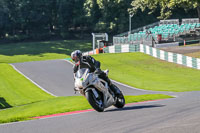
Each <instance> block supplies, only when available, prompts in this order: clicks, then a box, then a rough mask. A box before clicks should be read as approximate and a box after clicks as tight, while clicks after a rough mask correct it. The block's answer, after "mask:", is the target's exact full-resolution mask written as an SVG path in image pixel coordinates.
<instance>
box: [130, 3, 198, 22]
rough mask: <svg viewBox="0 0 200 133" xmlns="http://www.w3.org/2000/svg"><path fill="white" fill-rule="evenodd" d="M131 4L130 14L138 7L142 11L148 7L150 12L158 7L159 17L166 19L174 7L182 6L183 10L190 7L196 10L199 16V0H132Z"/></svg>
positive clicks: (135, 11)
mask: <svg viewBox="0 0 200 133" xmlns="http://www.w3.org/2000/svg"><path fill="white" fill-rule="evenodd" d="M131 5H132V8H131V9H129V12H130V13H132V14H136V13H137V11H138V9H141V10H142V11H145V9H149V10H150V11H149V14H150V13H152V12H154V11H155V10H156V9H157V8H158V7H159V8H160V16H159V18H162V19H166V18H169V17H170V16H171V15H172V12H173V10H174V9H176V8H183V9H184V10H185V11H188V10H190V9H195V10H197V12H198V17H199V18H200V0H133V1H132V3H131Z"/></svg>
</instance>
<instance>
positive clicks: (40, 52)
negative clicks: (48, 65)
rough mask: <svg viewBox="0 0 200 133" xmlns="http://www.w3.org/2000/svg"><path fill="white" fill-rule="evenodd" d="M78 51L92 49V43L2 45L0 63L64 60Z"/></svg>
mask: <svg viewBox="0 0 200 133" xmlns="http://www.w3.org/2000/svg"><path fill="white" fill-rule="evenodd" d="M76 49H79V50H82V51H88V50H90V49H92V44H91V41H83V40H62V41H45V42H29V43H14V44H0V63H16V62H28V61H39V60H50V59H64V58H67V57H69V55H70V54H71V52H72V51H74V50H76Z"/></svg>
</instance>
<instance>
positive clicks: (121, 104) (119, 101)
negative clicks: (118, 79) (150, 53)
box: [114, 85, 125, 108]
mask: <svg viewBox="0 0 200 133" xmlns="http://www.w3.org/2000/svg"><path fill="white" fill-rule="evenodd" d="M114 87H115V88H116V89H118V90H119V91H120V89H119V88H118V87H117V86H116V85H114ZM120 92H121V91H120ZM116 98H117V101H116V104H114V106H115V107H117V108H123V107H124V105H125V98H124V95H123V94H122V92H121V93H120V94H119V95H117V96H116Z"/></svg>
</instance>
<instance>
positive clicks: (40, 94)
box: [0, 63, 53, 109]
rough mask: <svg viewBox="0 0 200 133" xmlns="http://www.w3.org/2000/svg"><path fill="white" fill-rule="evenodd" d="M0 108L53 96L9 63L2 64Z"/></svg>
mask: <svg viewBox="0 0 200 133" xmlns="http://www.w3.org/2000/svg"><path fill="white" fill-rule="evenodd" d="M0 70H1V71H0V109H4V108H8V107H13V106H18V105H23V104H28V103H33V102H37V101H41V100H46V99H49V98H52V97H53V96H51V95H49V94H47V93H45V92H44V91H42V90H41V89H40V88H38V87H37V86H35V85H34V84H33V83H31V82H30V81H29V80H27V79H26V78H25V77H23V76H22V75H20V74H19V73H18V72H16V71H15V70H14V69H13V68H12V66H11V65H9V64H2V63H1V64H0Z"/></svg>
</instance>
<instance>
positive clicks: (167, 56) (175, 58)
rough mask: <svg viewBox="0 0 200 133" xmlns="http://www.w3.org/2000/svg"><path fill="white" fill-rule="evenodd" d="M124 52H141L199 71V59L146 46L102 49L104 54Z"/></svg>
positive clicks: (116, 46) (119, 46)
mask: <svg viewBox="0 0 200 133" xmlns="http://www.w3.org/2000/svg"><path fill="white" fill-rule="evenodd" d="M125 52H142V53H145V54H148V55H151V56H153V57H156V58H159V59H161V60H165V61H168V62H173V63H176V64H180V65H184V66H187V67H191V68H195V69H200V59H199V58H194V57H189V56H185V55H182V54H177V53H171V52H166V51H163V50H159V49H157V48H153V47H150V46H147V45H142V44H140V45H131V44H130V45H128V44H127V45H114V46H110V47H106V48H104V53H125Z"/></svg>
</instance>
